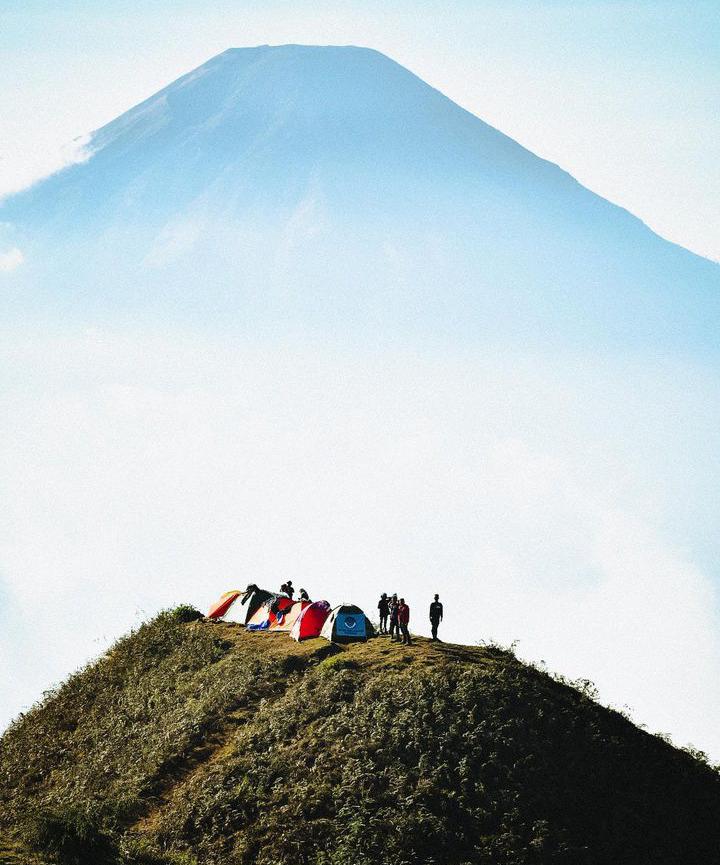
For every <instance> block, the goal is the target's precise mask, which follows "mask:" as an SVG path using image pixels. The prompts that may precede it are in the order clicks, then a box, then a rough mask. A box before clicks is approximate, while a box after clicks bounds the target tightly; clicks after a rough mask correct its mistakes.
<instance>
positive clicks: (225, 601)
mask: <svg viewBox="0 0 720 865" xmlns="http://www.w3.org/2000/svg"><path fill="white" fill-rule="evenodd" d="M240 594H241V593H240V592H237V591H232V592H225V594H224V595H221V596H220V600H219V601H217V602H216V603H214V604H213V605H212V607H210V612H209V613H208V614H207V617H208V619H222V617H223V616H224V615H225V613H227V611H228V610H229V609H230V607H231V606H232V605H233V604H234V603H235V601H236V600H237V599H238V598H239V597H240Z"/></svg>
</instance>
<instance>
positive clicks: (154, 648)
mask: <svg viewBox="0 0 720 865" xmlns="http://www.w3.org/2000/svg"><path fill="white" fill-rule="evenodd" d="M193 616H194V613H193V611H192V610H190V609H189V608H179V609H178V610H176V611H174V612H172V613H163V614H161V615H160V616H158V617H157V618H156V619H155V620H154V621H152V622H150V623H149V624H147V625H144V626H143V627H141V628H140V629H139V630H138V631H137V632H136V633H133V634H131V635H130V636H129V637H127V638H125V639H123V640H122V641H120V642H119V643H118V644H117V645H116V646H115V647H114V648H113V649H112V650H111V651H110V652H108V654H107V655H105V656H104V657H103V658H101V659H100V660H99V661H98V662H97V663H95V664H93V665H91V666H89V667H88V668H86V669H85V670H83V671H81V672H80V673H78V674H76V675H75V676H73V677H72V678H71V679H70V680H69V681H68V682H67V683H66V684H64V685H63V686H62V687H61V688H59V690H58V691H57V692H56V693H53V694H51V695H49V696H48V697H47V698H46V699H45V701H44V702H43V703H42V704H41V705H39V706H37V707H36V708H34V709H33V710H32V711H30V712H28V713H27V714H26V715H24V716H23V717H21V718H20V719H18V721H17V722H16V723H15V724H14V725H13V727H12V728H11V729H10V730H9V731H8V732H7V733H6V734H5V736H4V738H3V739H2V742H1V746H0V764H1V766H2V776H1V778H0V813H2V817H1V818H0V820H1V821H2V828H3V829H4V830H6V832H7V833H8V834H7V836H6V837H5V840H4V841H3V845H0V862H7V863H10V862H24V863H30V862H32V861H36V862H38V863H50V862H60V863H93V865H101V863H121V862H122V863H146V865H153V863H155V865H173V863H174V865H191V863H251V862H252V863H254V862H257V863H264V865H271V863H273V865H280V863H291V862H292V863H317V865H340V863H342V865H346V863H350V862H352V863H360V865H371V863H372V865H374V863H378V862H382V861H392V862H395V863H398V865H404V863H405V865H410V863H427V865H429V863H443V865H455V863H457V865H461V863H468V865H469V863H487V865H490V863H508V865H516V863H517V865H519V863H546V862H547V863H550V862H552V863H573V865H574V863H608V865H610V863H612V865H620V863H628V865H630V863H632V865H640V863H654V865H658V863H685V865H690V863H703V865H708V863H713V862H718V861H720V858H718V856H719V854H718V850H719V849H720V777H718V775H717V774H716V772H715V771H714V770H712V769H711V768H709V767H708V766H706V765H704V764H703V763H701V762H699V761H697V760H696V759H695V758H693V757H692V756H691V755H689V754H687V753H685V752H682V751H678V750H676V749H674V748H673V747H671V746H670V745H668V744H667V743H666V742H664V741H662V740H661V739H658V738H656V737H653V736H650V735H648V734H647V733H644V732H642V731H641V730H638V729H637V728H636V727H635V726H633V725H632V724H631V723H630V722H629V721H628V720H626V719H625V718H624V717H623V716H621V715H619V714H617V713H615V712H612V711H609V710H607V709H604V708H602V707H600V706H599V705H597V704H596V703H594V702H593V701H592V700H591V699H590V698H589V697H588V695H587V694H586V693H582V692H581V691H579V690H577V689H575V688H571V687H568V686H567V685H564V684H561V683H559V682H557V681H555V680H553V679H552V678H550V677H549V676H547V675H546V674H544V673H542V672H540V671H538V670H536V669H534V668H530V667H527V666H525V665H523V664H522V663H520V662H519V661H518V660H517V659H516V658H515V657H514V656H513V655H512V654H510V653H507V652H504V651H501V650H498V649H494V648H471V647H463V646H454V645H446V644H432V643H430V642H428V641H424V640H420V641H418V643H417V644H416V645H415V646H413V647H411V648H400V647H398V646H395V645H391V644H389V643H388V641H387V640H386V639H382V638H378V639H375V640H372V641H371V642H369V643H367V644H354V645H350V646H345V647H342V648H341V647H337V646H333V645H330V644H329V643H327V642H326V641H324V640H311V641H309V642H306V643H303V644H297V643H295V642H294V641H292V640H290V639H289V638H288V637H287V636H282V635H257V634H249V633H246V632H245V631H244V629H243V628H241V627H240V626H236V625H229V624H211V623H208V622H205V621H197V620H193ZM35 857H37V858H35Z"/></svg>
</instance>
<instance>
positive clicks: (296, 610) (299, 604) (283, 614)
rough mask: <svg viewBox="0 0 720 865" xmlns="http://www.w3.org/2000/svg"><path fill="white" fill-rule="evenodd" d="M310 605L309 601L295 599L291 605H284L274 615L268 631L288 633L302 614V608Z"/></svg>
mask: <svg viewBox="0 0 720 865" xmlns="http://www.w3.org/2000/svg"><path fill="white" fill-rule="evenodd" d="M309 606H310V601H295V603H294V604H293V605H292V606H291V607H284V608H283V609H282V610H281V611H280V612H278V613H277V614H276V616H275V621H274V622H273V623H272V624H271V625H270V627H269V628H268V631H270V632H271V633H275V631H279V632H280V633H283V634H289V633H290V632H291V631H292V629H293V625H294V624H295V622H296V621H297V620H298V619H299V617H300V616H301V615H302V612H303V610H305V609H307V608H308V607H309Z"/></svg>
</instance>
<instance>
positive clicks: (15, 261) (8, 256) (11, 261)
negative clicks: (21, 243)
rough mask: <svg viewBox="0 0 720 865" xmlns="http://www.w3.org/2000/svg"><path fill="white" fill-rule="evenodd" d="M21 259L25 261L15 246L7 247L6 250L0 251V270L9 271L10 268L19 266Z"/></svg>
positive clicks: (20, 251) (13, 268)
mask: <svg viewBox="0 0 720 865" xmlns="http://www.w3.org/2000/svg"><path fill="white" fill-rule="evenodd" d="M23 261H25V256H24V255H23V254H22V250H20V249H18V247H17V246H14V247H13V248H12V249H8V250H7V251H6V252H0V272H2V273H10V271H11V270H15V268H16V267H20V265H21V264H22V263H23Z"/></svg>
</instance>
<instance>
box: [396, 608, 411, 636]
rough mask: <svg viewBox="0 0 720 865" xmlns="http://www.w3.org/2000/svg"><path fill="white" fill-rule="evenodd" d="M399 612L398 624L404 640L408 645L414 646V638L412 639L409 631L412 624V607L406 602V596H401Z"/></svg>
mask: <svg viewBox="0 0 720 865" xmlns="http://www.w3.org/2000/svg"><path fill="white" fill-rule="evenodd" d="M397 612H398V625H400V632H401V634H402V641H403V643H404V644H405V645H406V646H412V640H411V639H410V631H408V625H409V624H410V607H408V605H407V604H406V603H405V598H400V603H399V604H398V610H397Z"/></svg>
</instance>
